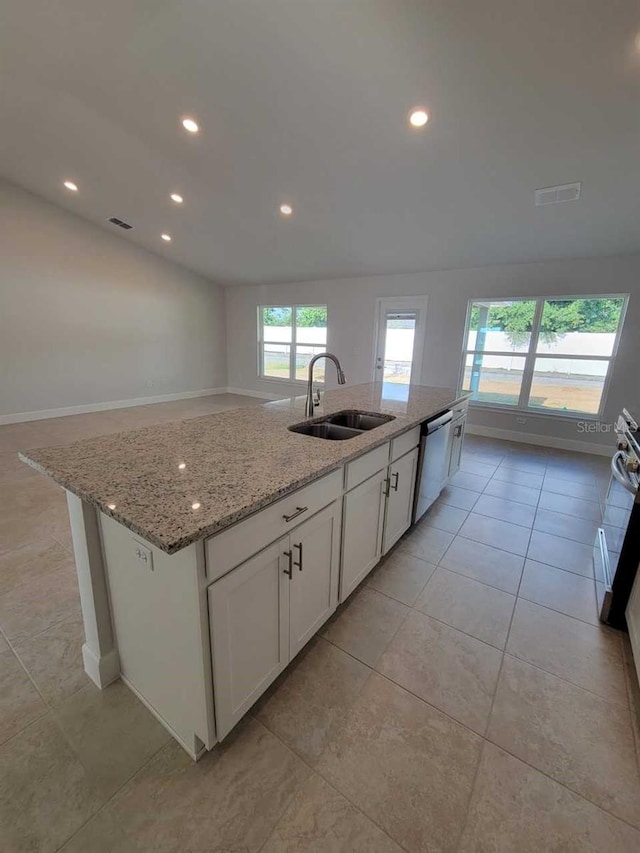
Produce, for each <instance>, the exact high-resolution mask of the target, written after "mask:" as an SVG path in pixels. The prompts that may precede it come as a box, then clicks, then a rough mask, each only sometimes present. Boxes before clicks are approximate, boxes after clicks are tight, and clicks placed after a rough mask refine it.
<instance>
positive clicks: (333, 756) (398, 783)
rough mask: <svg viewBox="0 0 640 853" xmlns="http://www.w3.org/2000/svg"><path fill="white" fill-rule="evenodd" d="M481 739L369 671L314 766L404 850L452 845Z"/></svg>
mask: <svg viewBox="0 0 640 853" xmlns="http://www.w3.org/2000/svg"><path fill="white" fill-rule="evenodd" d="M481 742H482V741H481V739H480V738H479V737H477V736H476V735H474V734H472V733H471V732H470V731H469V730H468V729H465V728H464V727H463V726H460V725H459V724H458V723H456V722H455V721H454V720H452V719H450V718H449V717H447V716H445V715H444V714H442V713H440V711H438V710H436V709H435V708H432V707H430V706H429V705H427V704H425V703H424V702H422V701H421V700H420V699H418V698H416V697H415V696H412V695H411V694H409V693H407V692H406V691H405V690H403V689H402V688H401V687H398V686H397V685H395V684H392V683H391V682H389V681H387V680H386V679H384V678H381V677H380V676H377V675H372V676H371V678H370V679H369V681H368V682H367V684H366V685H365V688H364V689H363V691H362V693H361V694H360V696H359V697H358V700H357V702H356V704H355V706H354V708H353V709H352V711H351V714H350V715H349V717H348V718H347V720H346V722H345V724H344V726H343V728H342V731H341V733H340V736H339V737H338V739H337V740H336V741H334V742H332V743H331V744H330V746H329V747H328V748H327V750H326V751H325V753H324V755H323V756H322V759H321V761H320V765H319V768H318V769H319V772H320V773H321V775H322V776H324V778H325V779H327V780H328V781H329V782H330V783H331V784H332V785H334V787H336V788H337V789H338V790H339V791H340V792H341V793H342V794H344V796H345V797H347V798H348V799H349V800H350V801H351V802H352V803H354V804H355V805H356V806H357V807H358V808H360V809H362V811H363V812H364V813H365V814H366V815H367V816H368V817H369V818H371V819H372V820H374V821H375V822H376V823H377V824H378V826H380V827H381V828H382V829H383V830H385V831H386V832H388V833H389V835H390V836H391V837H392V838H393V839H394V841H396V842H397V843H398V844H400V845H401V846H402V847H404V848H405V850H407V851H410V852H411V853H413V851H416V853H417V851H427V850H428V851H433V853H436V851H441V852H442V853H452V851H454V850H455V849H456V845H457V841H458V837H459V834H460V831H461V829H462V823H463V820H464V815H465V813H466V809H467V804H468V800H469V795H470V793H471V788H472V785H473V778H474V774H475V771H476V767H477V764H478V759H479V754H480V745H481Z"/></svg>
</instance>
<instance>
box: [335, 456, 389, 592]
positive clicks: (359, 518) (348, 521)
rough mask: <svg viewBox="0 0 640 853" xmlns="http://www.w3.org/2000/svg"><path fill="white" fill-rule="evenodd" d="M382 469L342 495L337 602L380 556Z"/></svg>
mask: <svg viewBox="0 0 640 853" xmlns="http://www.w3.org/2000/svg"><path fill="white" fill-rule="evenodd" d="M386 483H387V468H386V460H385V467H384V468H383V469H382V470H381V471H378V473H377V474H375V475H374V476H373V477H370V478H369V479H368V480H365V481H364V483H361V484H360V485H359V486H357V487H356V488H355V489H352V490H351V491H350V492H348V493H347V494H346V495H345V498H344V509H343V519H344V521H343V527H342V574H341V576H340V601H344V600H345V599H346V598H347V596H349V595H350V594H351V593H352V592H353V590H354V589H355V588H356V587H357V586H358V584H359V583H360V581H361V580H362V579H363V578H365V577H366V575H367V574H368V573H369V572H370V571H371V569H372V568H373V567H374V566H375V565H376V563H377V562H378V560H379V559H380V556H381V554H382V528H383V522H384V506H385V501H386V498H385V487H386Z"/></svg>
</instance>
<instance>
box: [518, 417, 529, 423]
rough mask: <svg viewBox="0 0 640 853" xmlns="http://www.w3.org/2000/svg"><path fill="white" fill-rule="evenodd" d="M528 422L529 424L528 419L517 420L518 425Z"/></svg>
mask: <svg viewBox="0 0 640 853" xmlns="http://www.w3.org/2000/svg"><path fill="white" fill-rule="evenodd" d="M526 422H527V419H526V418H516V423H518V424H526Z"/></svg>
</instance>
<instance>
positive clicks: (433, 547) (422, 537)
mask: <svg viewBox="0 0 640 853" xmlns="http://www.w3.org/2000/svg"><path fill="white" fill-rule="evenodd" d="M453 537H454V534H453V533H449V531H447V530H439V529H438V528H437V527H427V526H426V525H420V524H418V525H417V526H416V527H415V528H414V529H413V530H412V531H411V532H410V533H408V534H407V535H406V536H405V537H404V538H403V539H402V540H401V542H400V545H398V547H397V549H396V551H399V552H400V553H402V554H411V555H412V556H414V557H418V558H419V559H420V560H426V562H427V563H433V564H434V565H435V564H436V563H438V561H439V560H440V559H441V558H442V556H443V554H444V552H445V551H446V550H447V548H448V547H449V545H451V543H452V542H453Z"/></svg>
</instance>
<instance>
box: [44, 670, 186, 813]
mask: <svg viewBox="0 0 640 853" xmlns="http://www.w3.org/2000/svg"><path fill="white" fill-rule="evenodd" d="M54 715H55V718H56V721H57V723H58V725H59V727H60V729H61V730H62V731H63V733H64V734H65V736H66V738H67V740H68V741H69V743H70V744H71V745H72V747H73V749H74V751H75V752H76V754H77V755H78V757H79V758H80V760H81V761H82V765H83V767H84V768H85V770H86V771H87V773H88V775H89V776H90V778H91V779H92V781H93V782H94V784H95V785H96V786H97V787H98V788H99V789H100V790H101V791H102V792H103V793H104V794H105V796H107V797H110V796H112V795H113V794H114V793H115V792H116V791H117V790H118V788H120V787H121V786H122V785H123V784H124V783H125V782H126V781H127V779H129V777H130V776H132V775H133V773H135V772H136V771H137V770H138V769H139V768H140V767H141V766H142V764H144V762H145V761H148V760H149V759H150V758H151V757H152V756H153V755H155V753H156V752H158V750H160V749H162V747H163V746H164V745H165V744H166V743H167V742H168V741H169V739H170V735H169V734H168V732H167V730H166V729H165V728H164V726H161V725H160V723H159V722H158V721H157V720H156V718H155V717H154V716H153V715H152V714H151V712H150V711H148V710H147V709H146V708H145V707H144V705H143V704H142V702H140V700H139V699H137V698H136V696H134V694H133V693H132V692H131V691H130V690H129V688H128V687H127V686H126V685H125V684H124V683H123V682H122V681H117V682H115V683H114V684H110V685H109V687H107V688H106V689H104V690H99V689H98V688H97V687H96V686H95V685H94V684H92V683H89V684H87V685H86V687H83V688H82V689H81V690H79V691H77V692H76V693H74V694H73V695H72V696H70V697H69V698H68V699H67V700H66V701H64V702H63V703H61V704H60V705H58V706H57V707H56V709H55V711H54Z"/></svg>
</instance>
